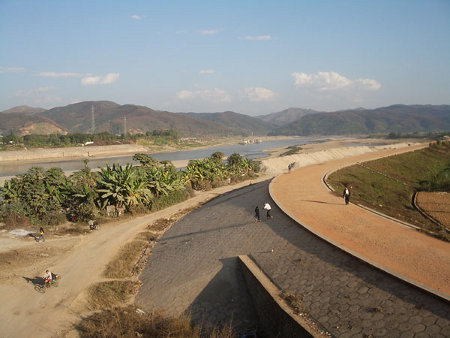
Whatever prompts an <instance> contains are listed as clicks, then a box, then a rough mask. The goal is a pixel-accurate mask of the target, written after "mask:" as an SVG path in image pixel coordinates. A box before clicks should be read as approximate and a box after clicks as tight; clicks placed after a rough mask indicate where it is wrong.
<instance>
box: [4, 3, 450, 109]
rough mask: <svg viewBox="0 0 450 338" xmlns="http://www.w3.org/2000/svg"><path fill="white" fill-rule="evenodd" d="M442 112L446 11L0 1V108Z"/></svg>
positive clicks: (446, 79)
mask: <svg viewBox="0 0 450 338" xmlns="http://www.w3.org/2000/svg"><path fill="white" fill-rule="evenodd" d="M91 100H108V101H114V102H116V103H118V104H138V105H145V106H147V107H150V108H152V109H156V110H167V111H171V112H221V111H227V110H231V111H235V112H237V113H242V114H247V115H252V116H255V115H265V114H268V113H272V112H277V111H281V110H283V109H286V108H288V107H299V108H309V109H314V110H320V111H336V110H342V109H349V108H358V107H364V108H376V107H382V106H388V105H392V104H450V0H420V1H416V0H403V1H400V0H386V1H385V0H377V1H364V0H358V1H347V0H340V1H335V0H333V1H325V0H324V1H322V0H309V1H306V0H305V1H300V0H296V1H283V0H278V1H272V0H270V1H269V0H239V1H235V0H228V1H214V0H205V1H189V0H184V1H171V0H145V1H139V0H130V1H118V0H116V1H111V0H103V1H101V0H97V1H95V0H93V1H87V0H77V1H71V0H65V1H61V0H55V1H45V0H40V1H35V0H30V1H21V0H0V111H2V110H6V109H8V108H11V107H14V106H18V105H29V106H33V107H42V108H53V107H57V106H65V105H67V104H71V103H76V102H81V101H91Z"/></svg>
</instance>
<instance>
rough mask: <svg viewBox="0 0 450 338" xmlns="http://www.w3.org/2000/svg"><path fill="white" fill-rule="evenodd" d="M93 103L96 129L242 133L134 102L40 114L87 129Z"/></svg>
mask: <svg viewBox="0 0 450 338" xmlns="http://www.w3.org/2000/svg"><path fill="white" fill-rule="evenodd" d="M92 107H94V116H95V127H96V129H95V130H96V132H101V131H108V132H111V133H114V134H117V133H123V129H124V126H125V125H126V128H127V132H131V133H138V132H141V133H145V132H146V131H150V130H155V129H174V130H176V131H177V132H178V134H179V135H180V136H196V135H197V136H200V135H220V136H223V135H230V134H239V133H240V130H237V129H233V128H230V127H228V126H225V125H223V124H220V123H216V122H214V121H210V120H206V119H201V118H197V117H193V116H191V115H186V114H178V113H171V112H165V111H156V110H153V109H150V108H148V107H145V106H137V105H132V104H127V105H118V104H117V103H114V102H110V101H86V102H80V103H75V104H71V105H68V106H64V107H57V108H53V109H49V110H47V111H45V112H43V113H41V114H40V115H41V116H45V117H47V118H50V119H52V120H54V121H55V122H57V123H58V124H60V125H62V126H64V127H65V128H67V130H69V131H70V132H71V133H74V132H82V133H87V132H90V131H91V126H92V113H91V109H92ZM125 118H126V122H125Z"/></svg>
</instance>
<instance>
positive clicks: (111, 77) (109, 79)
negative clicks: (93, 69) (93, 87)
mask: <svg viewBox="0 0 450 338" xmlns="http://www.w3.org/2000/svg"><path fill="white" fill-rule="evenodd" d="M119 76H120V74H119V73H108V74H106V75H105V76H104V77H103V79H102V81H101V84H111V83H114V82H116V81H117V80H118V79H119Z"/></svg>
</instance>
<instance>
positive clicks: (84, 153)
mask: <svg viewBox="0 0 450 338" xmlns="http://www.w3.org/2000/svg"><path fill="white" fill-rule="evenodd" d="M292 138H295V137H288V136H264V137H260V138H259V139H261V140H263V141H271V140H282V139H292ZM242 140H243V138H237V137H228V138H220V139H217V140H216V141H214V142H211V141H206V142H203V143H201V142H200V143H190V144H187V145H181V146H180V147H174V146H169V145H163V146H158V145H154V146H153V145H151V146H147V145H141V144H117V145H106V146H93V145H89V146H82V147H64V148H31V149H25V150H10V151H0V162H14V161H26V162H35V161H41V162H42V161H43V160H48V161H63V160H73V159H95V158H100V157H101V158H114V157H118V156H123V155H129V154H137V153H155V154H156V153H162V152H178V151H187V150H196V149H206V148H211V147H214V146H220V145H234V144H239V142H241V141H242Z"/></svg>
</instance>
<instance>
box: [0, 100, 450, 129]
mask: <svg viewBox="0 0 450 338" xmlns="http://www.w3.org/2000/svg"><path fill="white" fill-rule="evenodd" d="M92 111H94V120H93V119H92ZM93 125H94V126H95V132H103V131H108V132H111V133H114V134H120V133H123V131H124V129H125V128H126V130H127V132H128V133H145V132H146V131H150V130H155V129H174V130H176V131H177V132H178V134H179V135H180V136H181V137H187V136H228V135H239V136H244V137H245V136H249V135H255V136H262V135H301V136H307V135H350V134H371V133H379V134H383V133H386V134H387V133H389V132H402V133H405V132H408V133H410V132H430V131H448V130H450V105H393V106H389V107H382V108H376V109H363V108H358V109H351V110H343V111H336V112H319V111H315V110H311V109H302V108H289V109H286V110H283V111H280V112H275V113H271V114H267V115H261V116H256V117H255V116H253V117H252V116H248V115H244V114H239V113H236V112H231V111H226V112H219V113H172V112H167V111H159V110H153V109H151V108H148V107H145V106H139V105H132V104H126V105H119V104H117V103H115V102H111V101H85V102H79V103H75V104H70V105H67V106H63V107H55V108H52V109H49V110H45V109H42V108H35V107H28V106H20V107H14V108H11V109H8V110H5V111H3V112H1V113H0V134H3V135H7V134H10V133H14V134H16V135H26V134H31V133H35V134H53V133H60V134H66V133H76V132H80V133H89V132H91V130H92V126H93Z"/></svg>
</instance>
